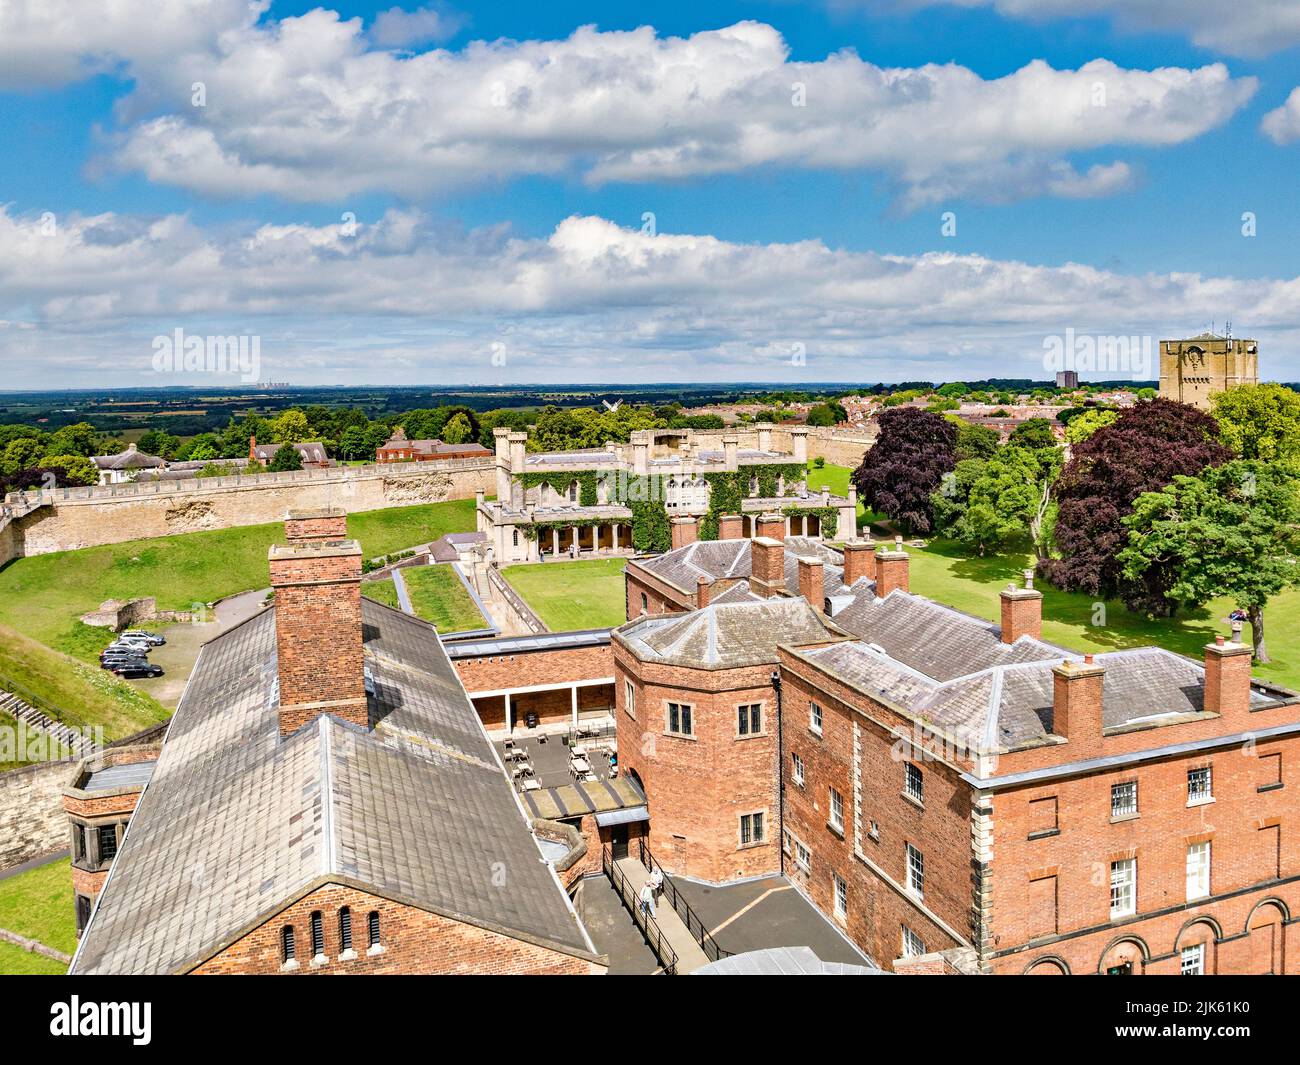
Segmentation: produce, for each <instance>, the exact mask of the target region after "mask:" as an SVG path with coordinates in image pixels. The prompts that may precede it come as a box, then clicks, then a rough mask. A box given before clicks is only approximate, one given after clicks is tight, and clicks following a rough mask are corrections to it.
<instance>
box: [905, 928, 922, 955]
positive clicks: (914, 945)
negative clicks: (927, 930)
mask: <svg viewBox="0 0 1300 1065" xmlns="http://www.w3.org/2000/svg"><path fill="white" fill-rule="evenodd" d="M924 953H925V944H924V943H922V942H921V937H920V936H918V935H917V934H916V933H915V932H913V931H912V930H911V929H910V928H908V927H907V925H903V957H904V958H919V957H920V956H921V955H922V954H924Z"/></svg>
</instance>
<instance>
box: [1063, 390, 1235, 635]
mask: <svg viewBox="0 0 1300 1065" xmlns="http://www.w3.org/2000/svg"><path fill="white" fill-rule="evenodd" d="M1217 440H1218V425H1217V423H1216V422H1215V420H1214V418H1213V417H1211V416H1210V415H1209V414H1206V413H1205V412H1204V411H1200V410H1197V409H1196V408H1195V407H1190V406H1187V405H1186V404H1183V403H1175V402H1173V401H1172V400H1167V399H1154V400H1151V401H1150V402H1147V403H1139V404H1138V405H1137V406H1135V407H1130V408H1129V409H1128V410H1126V411H1124V412H1123V413H1122V414H1121V415H1120V416H1119V418H1118V419H1116V420H1115V421H1114V422H1113V423H1111V424H1110V425H1107V426H1105V427H1104V428H1102V429H1099V430H1098V431H1097V432H1095V433H1094V434H1093V435H1092V436H1090V437H1089V438H1088V439H1087V440H1085V441H1084V442H1083V443H1081V444H1076V445H1075V446H1074V448H1073V449H1072V451H1071V455H1070V461H1069V462H1068V463H1066V465H1065V469H1064V470H1063V471H1062V472H1061V478H1060V481H1059V482H1058V483H1057V490H1056V498H1057V500H1058V502H1059V504H1060V510H1059V512H1058V514H1057V518H1056V547H1057V551H1058V552H1059V555H1060V557H1059V558H1053V559H1049V560H1047V561H1046V562H1042V563H1039V568H1038V572H1039V573H1040V574H1041V575H1042V576H1043V577H1044V578H1045V579H1046V580H1048V581H1049V582H1051V583H1052V584H1054V585H1056V587H1058V588H1064V589H1067V590H1069V591H1077V592H1084V593H1085V594H1087V595H1091V596H1095V597H1097V598H1098V599H1108V598H1111V597H1113V596H1116V595H1118V596H1119V597H1120V598H1121V599H1122V600H1123V601H1124V603H1125V605H1126V606H1128V607H1129V608H1130V609H1132V610H1139V611H1142V612H1143V613H1147V614H1152V615H1156V616H1168V615H1169V614H1171V613H1173V610H1174V602H1173V600H1171V599H1170V598H1169V597H1168V595H1167V594H1166V593H1167V591H1168V588H1169V586H1170V582H1171V579H1172V578H1171V575H1170V574H1168V573H1166V572H1165V570H1164V569H1163V568H1162V567H1160V566H1152V567H1151V568H1150V569H1149V570H1147V572H1146V573H1145V574H1144V575H1143V578H1142V580H1141V581H1125V580H1124V578H1123V576H1122V574H1121V572H1120V571H1121V567H1120V566H1119V564H1118V563H1117V562H1116V561H1115V556H1116V555H1117V554H1118V552H1119V551H1120V550H1121V549H1122V548H1123V547H1124V546H1125V545H1126V544H1127V543H1128V530H1127V529H1126V528H1125V527H1124V524H1123V519H1124V517H1125V516H1126V515H1128V514H1129V513H1130V512H1131V511H1132V509H1133V500H1135V499H1136V498H1137V497H1138V496H1139V495H1141V494H1142V493H1143V492H1151V491H1155V490H1156V489H1158V488H1163V487H1165V485H1168V484H1171V483H1172V482H1173V479H1174V477H1175V476H1176V475H1177V474H1187V475H1189V476H1191V475H1193V474H1197V473H1200V472H1201V471H1202V470H1203V469H1205V468H1206V467H1207V466H1218V465H1220V464H1222V463H1224V462H1227V461H1228V460H1229V459H1231V458H1232V453H1231V452H1230V451H1229V450H1228V449H1227V448H1226V447H1224V446H1223V445H1222V444H1219V443H1218V442H1217Z"/></svg>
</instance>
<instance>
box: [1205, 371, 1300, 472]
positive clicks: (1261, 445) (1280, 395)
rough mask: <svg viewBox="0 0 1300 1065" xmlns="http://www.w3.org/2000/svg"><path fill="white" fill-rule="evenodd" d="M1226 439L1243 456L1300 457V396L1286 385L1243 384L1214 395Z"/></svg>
mask: <svg viewBox="0 0 1300 1065" xmlns="http://www.w3.org/2000/svg"><path fill="white" fill-rule="evenodd" d="M1210 405H1211V407H1212V409H1213V410H1214V417H1215V419H1216V420H1217V421H1218V423H1219V432H1220V434H1221V438H1222V440H1223V442H1224V443H1225V444H1226V445H1227V446H1228V447H1230V448H1232V450H1233V451H1235V452H1236V453H1237V454H1238V455H1240V456H1241V457H1242V458H1243V459H1263V460H1265V461H1268V462H1272V461H1289V460H1292V459H1295V458H1297V457H1300V395H1297V394H1296V393H1295V392H1294V391H1292V390H1291V389H1289V388H1287V387H1286V386H1285V385H1278V384H1272V383H1267V384H1262V385H1240V386H1238V387H1237V388H1230V389H1228V390H1227V391H1226V392H1216V393H1215V394H1214V395H1212V396H1211V397H1210Z"/></svg>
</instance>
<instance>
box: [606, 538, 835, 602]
mask: <svg viewBox="0 0 1300 1065" xmlns="http://www.w3.org/2000/svg"><path fill="white" fill-rule="evenodd" d="M752 543H753V541H751V540H748V539H739V540H697V541H695V542H694V543H691V544H687V545H686V546H685V547H678V548H675V549H674V550H672V551H665V552H664V553H663V554H662V555H657V556H655V557H654V558H648V559H637V560H636V561H634V562H630V563H629V565H633V566H639V567H641V568H642V569H644V570H646V571H648V572H649V573H652V574H654V576H656V577H658V578H659V579H660V580H664V581H667V582H668V583H669V584H671V585H673V586H674V587H675V588H678V589H679V590H681V591H683V592H686V593H688V594H690V595H694V594H695V587H696V583H697V581H698V580H699V578H700V577H705V578H707V579H708V580H710V581H716V580H723V579H727V578H734V577H749V576H751V574H752V571H751V569H750V557H751V547H752ZM800 556H804V557H813V558H820V559H821V560H822V562H823V575H822V579H823V583H824V587H825V592H826V594H827V595H834V594H836V593H837V592H839V591H840V589H841V588H842V587H843V579H842V578H843V573H844V556H843V554H841V553H840V552H839V551H836V550H835V549H834V548H832V547H827V546H826V544H825V543H824V542H823V541H821V540H818V539H817V538H816V537H811V536H787V537H786V538H785V557H784V566H785V586H786V590H787V591H789V592H790V594H791V595H798V594H799V557H800Z"/></svg>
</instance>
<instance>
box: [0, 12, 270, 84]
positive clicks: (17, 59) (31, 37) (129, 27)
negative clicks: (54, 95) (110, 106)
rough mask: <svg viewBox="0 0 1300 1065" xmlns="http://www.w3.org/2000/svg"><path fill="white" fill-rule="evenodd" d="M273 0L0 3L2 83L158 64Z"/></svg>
mask: <svg viewBox="0 0 1300 1065" xmlns="http://www.w3.org/2000/svg"><path fill="white" fill-rule="evenodd" d="M268 6H270V0H168V2H167V3H161V4H160V3H152V4H150V3H141V2H140V0H0V88H6V89H29V88H43V87H49V86H55V85H62V84H65V83H67V82H70V81H77V80H80V79H81V78H84V77H87V76H89V75H91V74H98V73H101V72H103V71H106V70H113V69H116V68H118V67H121V66H126V67H128V68H132V69H134V68H135V67H136V65H137V64H138V65H139V66H141V67H142V68H145V69H149V68H156V67H158V66H161V65H164V64H167V63H170V62H174V61H176V60H177V59H179V58H182V57H186V56H190V55H192V54H194V53H196V52H204V51H208V50H209V49H211V48H214V47H215V46H216V44H217V41H218V40H219V38H220V36H221V34H223V33H225V32H226V31H228V30H232V29H236V28H239V27H246V26H251V25H252V24H253V23H255V22H256V21H257V19H258V17H259V16H260V15H261V13H262V12H263V11H265V10H266V8H267V7H268Z"/></svg>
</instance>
